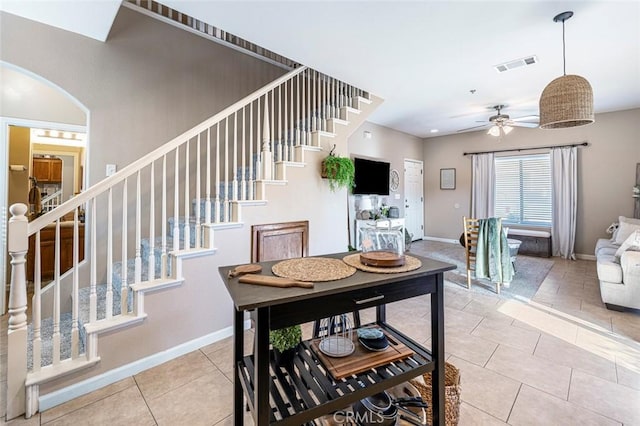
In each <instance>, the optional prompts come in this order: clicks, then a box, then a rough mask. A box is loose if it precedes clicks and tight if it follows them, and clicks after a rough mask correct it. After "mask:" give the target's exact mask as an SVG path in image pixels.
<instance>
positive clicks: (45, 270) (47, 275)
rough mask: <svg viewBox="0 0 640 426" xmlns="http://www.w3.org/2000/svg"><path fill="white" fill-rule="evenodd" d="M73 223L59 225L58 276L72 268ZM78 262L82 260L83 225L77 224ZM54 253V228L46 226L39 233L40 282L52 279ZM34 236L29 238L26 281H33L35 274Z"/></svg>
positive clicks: (53, 225)
mask: <svg viewBox="0 0 640 426" xmlns="http://www.w3.org/2000/svg"><path fill="white" fill-rule="evenodd" d="M73 234H74V231H73V222H71V221H70V222H62V223H61V224H60V275H62V274H63V273H65V272H66V271H68V270H69V269H71V268H72V267H73ZM78 234H79V239H78V262H81V261H82V260H83V259H84V223H80V224H78ZM55 253H56V226H55V224H51V225H47V226H45V227H44V228H42V230H41V231H40V274H41V278H42V280H43V281H44V280H47V279H52V278H54V272H55V264H56V262H55ZM35 255H36V236H35V235H31V236H30V237H29V251H28V252H27V280H28V281H33V279H34V276H35V273H34V268H35Z"/></svg>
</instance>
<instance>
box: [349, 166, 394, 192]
mask: <svg viewBox="0 0 640 426" xmlns="http://www.w3.org/2000/svg"><path fill="white" fill-rule="evenodd" d="M353 164H354V166H355V169H356V173H355V177H354V183H355V187H354V188H353V193H354V194H362V195H389V169H390V164H389V163H387V162H384V161H374V160H367V159H366V158H357V157H356V158H354V159H353Z"/></svg>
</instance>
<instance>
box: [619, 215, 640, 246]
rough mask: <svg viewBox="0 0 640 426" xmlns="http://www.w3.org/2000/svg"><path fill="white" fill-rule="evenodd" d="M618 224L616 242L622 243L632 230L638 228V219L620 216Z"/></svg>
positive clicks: (639, 222)
mask: <svg viewBox="0 0 640 426" xmlns="http://www.w3.org/2000/svg"><path fill="white" fill-rule="evenodd" d="M619 219H620V226H619V227H618V233H617V234H616V240H615V242H616V244H622V243H624V241H625V240H626V239H627V238H629V235H631V234H632V233H633V232H634V231H637V230H640V219H631V218H628V217H624V216H620V218H619Z"/></svg>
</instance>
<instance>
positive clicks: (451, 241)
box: [422, 236, 460, 244]
mask: <svg viewBox="0 0 640 426" xmlns="http://www.w3.org/2000/svg"><path fill="white" fill-rule="evenodd" d="M422 239H423V240H428V241H440V242H441V243H451V244H460V241H458V240H452V239H450V238H439V237H428V236H424V237H423V238H422Z"/></svg>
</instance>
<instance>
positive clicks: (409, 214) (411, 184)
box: [404, 159, 424, 241]
mask: <svg viewBox="0 0 640 426" xmlns="http://www.w3.org/2000/svg"><path fill="white" fill-rule="evenodd" d="M422 169H423V163H422V161H419V160H409V159H405V160H404V217H405V228H406V230H407V232H408V233H409V234H410V235H411V240H412V241H415V240H421V239H422V237H424V191H423V187H424V183H423V180H422V176H423V172H422Z"/></svg>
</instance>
